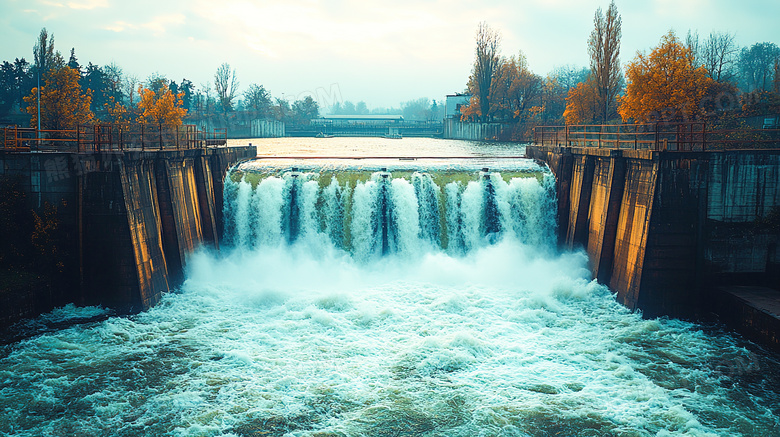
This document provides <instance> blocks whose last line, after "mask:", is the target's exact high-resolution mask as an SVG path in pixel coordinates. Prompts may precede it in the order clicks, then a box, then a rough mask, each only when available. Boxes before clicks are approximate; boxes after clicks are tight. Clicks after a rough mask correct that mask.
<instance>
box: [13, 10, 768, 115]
mask: <svg viewBox="0 0 780 437" xmlns="http://www.w3.org/2000/svg"><path fill="white" fill-rule="evenodd" d="M615 3H616V5H617V8H618V12H619V13H620V15H621V17H622V21H623V37H622V40H621V62H623V63H626V62H628V61H630V60H631V59H633V58H634V56H635V55H636V53H637V51H644V52H649V51H650V50H652V48H653V47H655V46H656V45H657V44H658V42H659V40H660V39H661V37H662V36H663V35H664V34H665V33H667V32H668V31H669V30H670V29H672V30H674V31H675V32H676V33H677V35H678V36H679V37H683V38H684V37H685V34H686V33H687V32H688V30H694V31H697V32H698V33H699V35H700V36H701V37H706V36H707V35H709V33H710V32H713V31H724V32H732V33H735V34H736V42H737V44H739V45H740V46H749V45H752V44H754V43H756V42H774V43H775V44H778V45H780V22H778V17H780V1H778V0H742V1H733V0H643V1H637V0H616V2H615ZM608 6H609V3H608V1H607V0H545V1H541V0H500V1H481V2H479V1H474V0H452V1H443V0H438V1H427V0H397V1H382V2H374V1H366V0H343V1H328V2H326V1H316V0H285V1H274V2H271V1H257V0H158V1H148V0H133V1H131V0H0V61H3V60H8V61H12V60H13V59H14V58H17V57H18V58H21V57H24V58H26V59H27V60H29V61H31V62H32V58H33V57H32V48H33V45H34V44H35V40H36V38H37V36H38V34H39V33H40V30H41V28H44V27H45V28H46V29H47V30H48V32H49V34H50V35H52V34H53V35H54V43H55V49H57V50H58V51H60V52H61V53H62V54H63V56H64V57H65V59H66V60H67V59H68V56H69V53H70V49H71V48H75V53H76V57H77V58H78V60H79V62H80V63H81V64H83V65H84V64H87V63H88V62H92V63H93V64H97V65H106V64H109V63H111V62H114V63H116V64H118V65H119V66H120V67H122V69H123V70H124V72H125V73H127V74H133V75H136V76H137V77H139V78H140V79H142V80H144V79H146V78H147V77H149V76H150V75H151V74H153V73H159V74H162V75H164V76H166V77H167V78H169V79H171V80H174V81H176V82H179V81H180V80H181V79H183V78H186V79H189V80H190V81H192V82H193V83H194V84H195V85H196V87H198V88H202V86H203V85H205V84H208V83H210V84H212V85H211V87H212V88H213V80H214V73H215V72H216V70H217V68H218V67H219V66H220V64H222V63H224V62H227V63H228V64H229V65H230V66H231V67H233V68H235V70H236V75H237V77H238V80H239V83H240V86H239V90H240V92H243V90H245V89H246V88H247V87H248V86H249V85H250V84H253V83H255V84H261V85H263V86H264V87H265V88H266V89H267V90H268V91H269V92H270V93H271V94H272V95H273V96H274V97H283V98H287V99H292V100H296V99H298V98H303V97H305V96H306V95H313V96H314V97H315V99H317V100H318V102H319V103H320V106H329V105H331V104H332V103H334V102H336V101H344V100H350V101H353V102H358V101H361V100H362V101H365V102H366V103H367V104H368V106H369V108H377V107H398V106H400V104H401V103H402V102H405V101H408V100H413V99H417V98H420V97H428V98H430V99H435V100H439V101H441V100H443V99H444V96H445V95H447V94H452V93H454V92H460V91H463V90H464V89H465V86H466V82H467V80H468V76H469V73H470V71H471V66H472V63H473V59H474V36H475V34H476V30H477V26H478V25H479V23H480V22H482V21H484V22H486V23H487V24H488V25H489V26H490V27H491V28H493V29H495V30H497V31H498V32H499V33H500V34H501V53H502V54H503V55H505V56H510V55H514V54H517V53H518V52H519V51H522V52H523V53H524V54H525V55H526V57H527V59H528V63H529V67H530V68H531V70H532V71H534V72H535V73H537V74H540V75H543V76H544V75H546V74H547V73H549V72H550V71H552V70H553V69H554V68H556V67H560V66H564V65H575V66H581V67H585V66H587V65H588V56H587V39H588V36H589V34H590V31H591V29H592V27H593V15H594V12H595V11H596V9H597V8H599V7H601V8H602V9H604V10H606V9H607V7H608Z"/></svg>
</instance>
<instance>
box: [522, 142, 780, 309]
mask: <svg viewBox="0 0 780 437" xmlns="http://www.w3.org/2000/svg"><path fill="white" fill-rule="evenodd" d="M526 153H527V155H528V156H529V157H532V158H536V159H539V160H542V161H545V162H547V163H548V165H549V166H550V168H551V170H552V171H553V173H554V174H555V175H556V179H557V188H558V190H559V192H558V195H559V205H558V206H559V208H558V212H559V215H560V216H559V223H560V227H559V238H560V242H561V245H562V246H564V247H568V248H572V247H583V248H585V249H586V250H587V252H588V254H589V256H590V260H591V264H592V270H593V274H594V277H596V278H597V279H598V280H599V281H601V282H603V283H605V284H608V285H609V286H610V287H611V288H612V289H613V290H614V291H615V292H616V293H617V298H618V300H619V301H620V302H622V303H623V304H625V305H626V306H627V307H629V308H631V309H641V310H642V311H643V312H644V314H645V315H647V316H655V315H662V314H666V315H673V316H684V317H696V316H697V315H701V314H704V313H707V312H708V311H711V310H712V305H710V303H711V302H712V301H713V297H712V294H713V292H712V291H711V290H713V289H714V287H715V286H716V285H723V284H735V285H748V284H749V285H761V286H768V287H772V288H776V289H777V288H780V283H778V281H780V273H779V272H778V271H779V270H780V268H778V267H780V249H778V246H780V245H779V244H778V242H780V152H778V151H740V152H660V151H646V150H645V151H643V150H611V151H610V150H607V149H593V148H576V147H540V146H528V147H527V152H526ZM567 160H568V162H571V164H570V165H566V164H563V165H562V163H566V162H567ZM585 211H587V214H585Z"/></svg>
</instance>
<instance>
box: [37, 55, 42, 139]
mask: <svg viewBox="0 0 780 437" xmlns="http://www.w3.org/2000/svg"><path fill="white" fill-rule="evenodd" d="M36 70H37V73H38V132H37V135H36V136H37V137H38V143H37V144H36V146H40V145H41V67H40V65H39V66H38V68H36Z"/></svg>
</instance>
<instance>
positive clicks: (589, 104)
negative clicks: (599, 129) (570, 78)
mask: <svg viewBox="0 0 780 437" xmlns="http://www.w3.org/2000/svg"><path fill="white" fill-rule="evenodd" d="M594 82H595V81H594V80H593V76H591V77H589V78H588V80H586V81H585V82H580V83H578V84H577V86H576V87H574V88H572V89H570V90H569V95H568V96H567V97H566V110H565V111H563V117H564V118H565V119H566V124H588V123H592V122H593V121H594V119H595V118H596V117H597V115H600V114H601V111H602V106H601V104H600V103H601V102H602V100H601V99H599V96H598V93H597V91H596V84H595V83H594Z"/></svg>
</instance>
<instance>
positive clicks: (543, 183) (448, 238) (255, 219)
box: [224, 168, 555, 259]
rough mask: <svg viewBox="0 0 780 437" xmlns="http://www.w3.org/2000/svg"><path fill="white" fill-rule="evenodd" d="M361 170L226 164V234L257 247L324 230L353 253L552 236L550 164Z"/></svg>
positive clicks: (542, 242) (365, 255)
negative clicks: (516, 172)
mask: <svg viewBox="0 0 780 437" xmlns="http://www.w3.org/2000/svg"><path fill="white" fill-rule="evenodd" d="M361 172H362V176H361V177H356V178H347V179H345V180H344V181H343V182H340V181H339V179H338V178H337V177H336V176H335V175H328V174H325V175H323V174H320V173H318V172H316V171H305V172H302V171H300V170H299V169H298V168H293V169H292V170H289V171H280V172H279V173H276V174H255V173H252V172H241V171H237V172H234V173H232V174H231V175H229V177H228V178H227V179H226V183H225V214H224V215H225V218H226V227H225V233H226V235H225V239H226V241H228V242H229V243H231V244H233V245H234V246H237V247H245V248H253V247H258V246H264V245H277V244H279V243H281V242H286V243H287V244H293V243H295V242H296V241H297V240H298V239H299V238H302V237H303V236H307V238H322V237H324V238H327V239H329V240H330V241H331V243H332V244H333V245H334V246H335V247H338V248H340V249H343V250H346V251H349V252H351V253H352V254H353V256H354V257H355V258H358V259H370V258H375V257H381V256H384V255H388V254H409V253H412V252H415V251H420V250H431V249H435V250H444V251H447V252H449V253H453V254H457V253H466V252H469V251H471V250H473V249H475V248H478V247H481V246H484V245H486V244H490V243H495V242H496V241H497V240H498V239H500V238H513V239H516V240H518V241H520V242H522V243H525V244H532V245H534V246H538V247H540V248H548V249H549V248H552V246H553V243H554V235H555V220H554V217H555V202H554V201H553V199H554V192H553V190H552V188H553V185H552V180H553V179H552V176H551V175H550V174H549V173H541V174H540V175H530V176H526V177H510V178H508V180H505V179H504V178H503V177H502V175H501V173H500V172H499V171H494V172H490V171H489V170H488V169H483V171H479V172H474V171H462V172H460V173H458V174H457V177H453V175H452V172H450V173H448V174H447V175H446V176H448V177H449V179H457V180H449V181H448V178H447V177H444V176H440V175H437V174H435V173H427V172H421V171H397V170H396V171H394V172H390V171H387V169H386V168H382V169H380V170H379V171H373V172H367V171H365V170H361ZM437 177H438V178H439V179H441V181H440V182H438V183H437V180H436V178H437ZM439 183H443V184H444V186H443V187H442V186H440V185H439ZM252 235H256V237H255V238H252ZM253 242H254V243H253Z"/></svg>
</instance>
